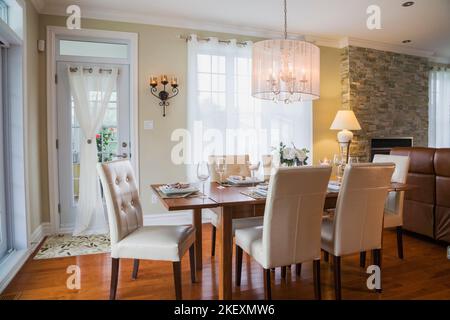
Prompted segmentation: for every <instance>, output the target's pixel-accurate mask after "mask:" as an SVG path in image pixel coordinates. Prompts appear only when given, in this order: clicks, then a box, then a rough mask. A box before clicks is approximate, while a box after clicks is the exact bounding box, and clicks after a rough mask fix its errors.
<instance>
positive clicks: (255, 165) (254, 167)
mask: <svg viewBox="0 0 450 320" xmlns="http://www.w3.org/2000/svg"><path fill="white" fill-rule="evenodd" d="M260 166H261V161H258V162H255V163H253V162H250V161H247V167H248V169H249V170H250V175H251V178H252V182H253V187H254V186H255V184H256V173H257V172H258V171H259V167H260Z"/></svg>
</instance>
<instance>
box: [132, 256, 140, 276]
mask: <svg viewBox="0 0 450 320" xmlns="http://www.w3.org/2000/svg"><path fill="white" fill-rule="evenodd" d="M138 273H139V259H134V263H133V275H132V276H131V279H133V280H136V279H137V277H138Z"/></svg>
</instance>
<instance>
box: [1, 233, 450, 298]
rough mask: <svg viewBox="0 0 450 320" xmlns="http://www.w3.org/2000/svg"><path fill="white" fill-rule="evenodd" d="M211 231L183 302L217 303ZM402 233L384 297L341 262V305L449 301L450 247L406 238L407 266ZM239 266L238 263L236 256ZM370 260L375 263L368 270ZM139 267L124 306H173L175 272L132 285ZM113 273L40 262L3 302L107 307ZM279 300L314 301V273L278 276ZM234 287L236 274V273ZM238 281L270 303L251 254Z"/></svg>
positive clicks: (386, 268) (143, 272)
mask: <svg viewBox="0 0 450 320" xmlns="http://www.w3.org/2000/svg"><path fill="white" fill-rule="evenodd" d="M210 235H211V226H210V225H204V228H203V241H204V243H203V246H204V250H203V270H202V271H197V283H195V284H191V281H190V280H191V279H190V271H189V255H188V254H186V256H185V257H184V259H183V261H182V283H183V286H182V287H183V298H184V299H217V298H218V269H219V266H218V262H217V260H216V258H211V256H210V252H211V250H210V246H211V236H210ZM396 245H397V243H396V232H395V230H394V231H385V235H384V250H383V285H384V287H383V292H382V293H381V294H377V293H374V292H369V291H368V289H367V287H366V281H367V277H368V275H367V274H366V273H365V270H364V269H361V268H360V267H359V255H354V256H349V257H344V258H343V259H342V266H341V268H342V299H344V300H345V299H363V300H368V299H372V300H377V299H450V261H449V260H447V253H446V247H444V246H439V245H437V244H434V243H431V242H427V241H424V240H421V239H417V238H414V237H411V236H410V235H408V234H405V235H404V250H405V259H404V260H403V261H402V260H400V259H398V258H397V246H396ZM233 259H234V255H233ZM369 259H371V257H370V255H368V264H367V265H369V262H370V261H369ZM332 260H333V259H330V263H327V262H324V260H323V259H322V263H321V271H320V272H321V278H322V280H321V283H322V299H334V289H333V283H334V282H333V274H332V270H333V269H332V268H333V266H332V262H331V261H332ZM70 265H78V266H79V267H80V268H81V289H80V290H69V289H67V287H66V281H67V279H68V277H69V276H70V275H69V274H67V273H66V270H67V268H68V267H69V266H70ZM132 272H133V260H124V261H121V266H120V274H119V284H118V289H117V298H118V299H161V300H166V299H174V298H175V293H174V285H173V277H172V264H171V263H170V262H152V261H141V264H140V268H139V276H138V279H137V280H132ZM110 273H111V259H110V257H109V254H99V255H90V256H80V257H70V258H60V259H50V260H33V259H32V258H30V259H29V260H28V261H27V262H26V264H25V265H24V267H23V268H22V270H21V271H20V272H19V273H18V275H17V276H16V277H15V279H14V280H13V281H12V282H11V283H10V285H9V286H8V288H7V289H6V290H5V292H3V295H2V296H3V298H5V299H6V298H8V297H15V298H18V299H108V297H109V285H110ZM271 278H272V298H273V299H314V287H313V267H312V262H311V263H304V264H303V265H302V274H301V277H300V278H298V277H297V276H296V274H295V267H292V268H290V269H288V271H287V277H286V279H282V278H281V274H280V270H279V269H277V270H276V273H275V275H274V274H273V273H272V277H271ZM233 279H234V270H233ZM234 283H235V282H234V281H233V299H248V300H262V299H263V298H264V279H263V269H262V268H261V267H260V266H259V265H258V264H257V263H256V262H254V261H249V259H248V257H247V256H246V255H245V254H244V257H243V265H242V279H241V286H240V287H239V288H238V287H236V286H235V285H234Z"/></svg>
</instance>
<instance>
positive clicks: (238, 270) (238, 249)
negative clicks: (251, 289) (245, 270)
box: [236, 245, 243, 287]
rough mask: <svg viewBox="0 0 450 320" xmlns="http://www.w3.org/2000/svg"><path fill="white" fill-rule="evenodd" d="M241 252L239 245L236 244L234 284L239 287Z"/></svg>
mask: <svg viewBox="0 0 450 320" xmlns="http://www.w3.org/2000/svg"><path fill="white" fill-rule="evenodd" d="M242 253H243V250H242V248H241V247H239V246H238V245H236V286H237V287H239V286H240V285H241V276H242Z"/></svg>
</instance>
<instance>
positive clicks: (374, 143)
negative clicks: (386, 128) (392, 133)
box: [370, 137, 414, 161]
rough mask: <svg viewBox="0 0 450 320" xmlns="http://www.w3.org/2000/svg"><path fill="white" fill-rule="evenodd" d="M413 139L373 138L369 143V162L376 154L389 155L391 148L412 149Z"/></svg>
mask: <svg viewBox="0 0 450 320" xmlns="http://www.w3.org/2000/svg"><path fill="white" fill-rule="evenodd" d="M413 142H414V139H413V138H411V137H409V138H408V137H406V138H374V139H372V140H371V142H370V160H371V161H372V160H373V157H374V156H375V155H376V154H390V153H391V150H392V149H393V148H398V147H412V146H413Z"/></svg>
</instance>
